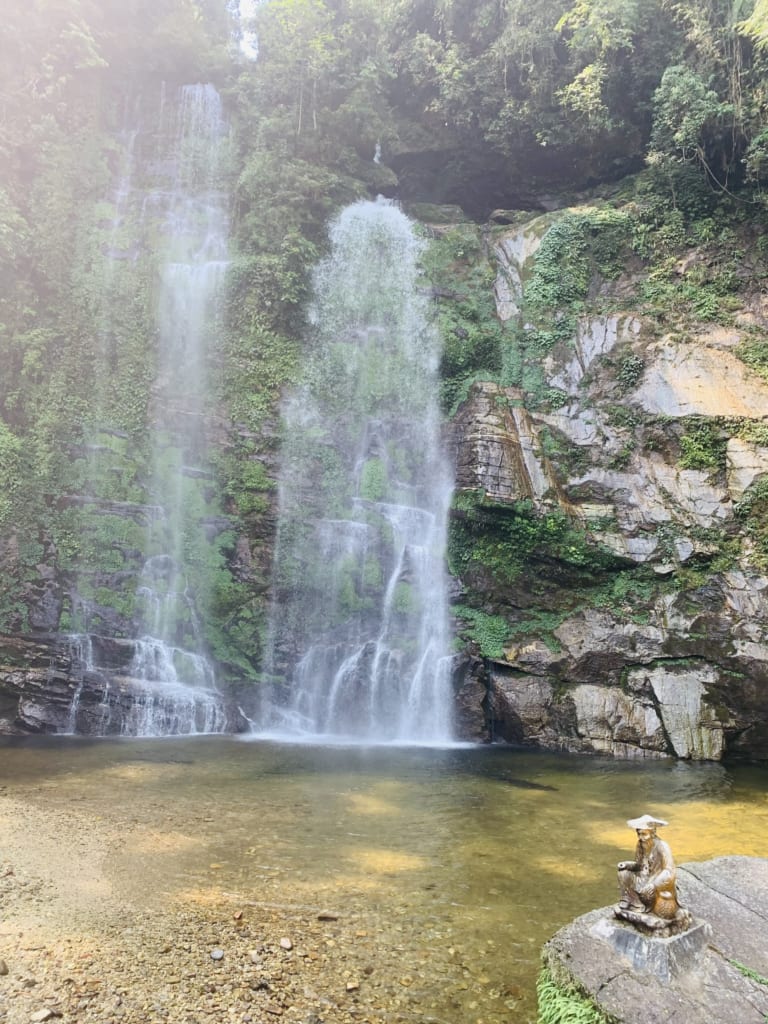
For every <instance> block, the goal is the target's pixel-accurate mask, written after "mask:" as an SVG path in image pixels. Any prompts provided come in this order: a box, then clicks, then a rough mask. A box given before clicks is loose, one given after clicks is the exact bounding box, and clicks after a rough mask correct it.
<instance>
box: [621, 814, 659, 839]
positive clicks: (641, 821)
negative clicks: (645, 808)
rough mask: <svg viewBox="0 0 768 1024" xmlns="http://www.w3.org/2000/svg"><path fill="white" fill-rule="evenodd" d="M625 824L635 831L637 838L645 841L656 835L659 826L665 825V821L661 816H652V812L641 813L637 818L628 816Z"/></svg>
mask: <svg viewBox="0 0 768 1024" xmlns="http://www.w3.org/2000/svg"><path fill="white" fill-rule="evenodd" d="M627 824H628V825H629V827H630V828H633V829H634V830H635V831H636V832H637V837H638V839H640V840H641V841H647V840H649V839H651V838H653V836H655V835H656V829H657V828H659V826H661V825H666V824H667V822H666V821H663V820H662V819H661V818H654V817H653V815H652V814H643V815H641V817H639V818H630V819H629V821H627Z"/></svg>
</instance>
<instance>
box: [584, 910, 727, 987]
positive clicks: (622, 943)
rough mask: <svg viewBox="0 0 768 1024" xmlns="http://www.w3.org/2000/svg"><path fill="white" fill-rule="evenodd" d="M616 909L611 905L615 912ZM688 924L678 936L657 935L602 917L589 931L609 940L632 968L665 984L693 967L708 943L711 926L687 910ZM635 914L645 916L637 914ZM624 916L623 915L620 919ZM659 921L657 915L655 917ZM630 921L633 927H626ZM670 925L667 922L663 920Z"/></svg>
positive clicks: (657, 932)
mask: <svg viewBox="0 0 768 1024" xmlns="http://www.w3.org/2000/svg"><path fill="white" fill-rule="evenodd" d="M615 910H616V908H614V913H615ZM684 913H685V914H686V915H687V917H688V921H689V925H688V927H687V928H686V930H685V931H681V932H680V933H679V934H677V935H671V936H660V935H659V930H658V929H656V931H655V932H653V933H651V934H643V933H642V932H640V931H638V929H637V927H636V923H635V922H629V921H628V922H627V924H624V923H620V922H619V921H616V920H613V919H611V918H609V917H603V918H601V919H600V920H599V921H597V923H596V924H594V925H593V926H592V928H591V929H590V931H591V932H592V934H593V935H594V936H595V937H597V938H600V939H602V940H603V941H604V942H607V943H609V945H611V946H612V947H613V948H614V949H615V950H616V952H617V953H619V954H620V955H621V956H624V957H626V958H627V960H629V961H630V963H631V964H632V967H633V968H634V969H635V970H636V971H638V972H642V973H645V974H650V975H653V976H654V977H655V978H657V979H658V980H659V981H661V982H664V983H668V982H670V981H671V980H672V978H674V977H676V976H677V975H678V974H683V973H685V972H686V971H688V970H690V969H691V968H692V967H694V966H695V963H696V960H697V959H698V957H699V956H700V955H701V953H702V952H703V951H704V950H705V949H706V948H707V946H708V945H709V940H710V938H711V936H712V929H711V927H710V926H709V925H708V924H707V923H706V922H705V921H698V922H695V921H694V920H693V918H692V917H691V915H690V914H689V913H688V911H684ZM636 916H638V917H642V916H648V915H640V914H638V915H636ZM623 920H626V918H622V921H623ZM657 920H658V918H657ZM630 923H631V925H632V927H629V924H630ZM666 923H667V924H669V923H670V922H666Z"/></svg>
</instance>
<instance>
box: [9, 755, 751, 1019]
mask: <svg viewBox="0 0 768 1024" xmlns="http://www.w3.org/2000/svg"><path fill="white" fill-rule="evenodd" d="M0 783H1V784H2V785H4V787H5V789H4V793H5V794H6V795H8V796H11V797H15V798H18V799H23V800H24V801H26V802H27V803H30V804H32V805H33V806H34V805H35V804H36V803H40V804H41V805H45V806H46V807H54V808H57V809H62V808H66V807H68V806H76V807H77V810H78V812H79V813H81V814H82V813H86V814H92V815H93V816H94V817H97V818H99V819H101V820H103V821H104V822H105V823H107V824H110V825H112V824H117V825H120V824H121V823H124V824H125V826H126V839H125V843H124V844H123V845H122V847H121V849H120V850H119V851H117V852H116V853H115V854H114V855H113V857H112V861H111V863H110V864H108V865H107V869H108V871H110V872H111V873H113V874H114V876H115V877H116V878H120V880H121V884H122V885H123V886H124V887H125V888H126V889H127V890H128V891H131V892H132V895H133V896H134V898H138V899H140V900H141V899H143V900H145V901H146V903H147V905H148V906H149V905H152V904H155V905H156V904H157V902H158V901H162V900H167V899H176V900H179V899H181V900H184V899H189V900H190V901H194V900H197V901H201V900H205V899H209V900H215V899H216V898H218V897H219V896H220V895H221V894H222V893H224V894H227V895H228V896H229V897H231V896H232V895H233V894H234V895H235V896H237V897H238V898H241V899H243V900H246V901H247V900H254V901H261V902H262V903H263V904H265V905H266V904H274V905H281V906H282V905H286V904H290V905H292V906H297V907H314V908H318V907H319V908H323V907H331V908H332V909H334V910H337V911H339V912H340V914H341V917H340V923H339V925H338V928H339V929H341V930H342V932H343V929H344V927H345V920H349V921H350V925H349V927H350V928H352V927H354V929H355V936H357V938H356V939H353V938H350V943H351V946H352V947H354V943H355V942H357V943H358V944H359V945H360V946H361V947H363V946H364V947H366V948H365V955H366V956H367V957H368V958H369V959H371V958H372V960H373V962H374V963H375V964H376V965H377V970H379V972H380V973H381V972H384V973H386V972H389V974H391V975H392V977H391V982H392V985H391V993H392V995H391V997H390V998H391V1006H390V1007H389V1010H392V1011H393V1012H394V1013H395V1015H394V1016H392V1015H391V1014H390V1013H389V1012H388V1013H387V1014H384V1013H383V1010H381V1009H379V1010H376V1009H375V1008H372V1009H371V1010H370V1014H371V1016H370V1018H369V1017H364V1018H363V1019H366V1020H367V1019H370V1020H379V1019H384V1018H385V1017H386V1019H398V1016H397V1014H400V1019H403V1020H406V1019H408V1020H414V1019H417V1020H427V1019H432V1020H435V1021H446V1022H451V1024H477V1022H482V1024H502V1022H518V1021H519V1022H526V1021H534V1020H535V993H534V985H535V977H536V973H537V968H538V959H539V951H540V948H541V945H542V944H543V943H544V942H545V941H546V939H547V938H548V937H549V936H550V935H551V934H552V933H553V932H555V931H556V930H557V929H558V928H559V927H561V926H562V925H564V924H565V923H566V922H567V921H569V920H570V919H571V918H573V917H575V916H577V915H579V914H582V913H585V912H586V911H589V910H591V909H593V908H595V907H599V906H604V905H606V904H608V903H611V902H613V901H614V899H615V896H616V891H615V864H616V862H617V861H618V860H620V859H623V858H625V857H627V856H628V855H629V854H630V853H631V851H632V849H633V847H634V834H633V833H632V832H631V830H629V829H628V828H627V827H626V824H625V819H626V818H628V817H634V816H636V815H639V814H641V813H644V812H646V811H649V812H652V813H654V814H655V815H659V816H661V817H662V818H664V819H666V820H668V821H669V823H670V824H669V827H668V828H667V829H665V830H664V837H665V838H666V839H667V840H668V841H669V843H670V845H671V847H672V850H673V853H674V854H675V858H676V860H677V862H678V863H683V862H685V861H689V860H705V859H708V858H710V857H715V856H721V855H724V854H733V853H736V854H746V855H753V856H765V855H766V854H768V843H767V842H766V836H768V771H766V770H765V769H757V768H747V767H738V768H724V767H722V766H720V765H716V764H687V763H666V762H664V763H650V764H642V763H639V764H638V763H616V762H611V761H607V760H601V759H591V758H578V757H558V756H552V755H534V754H530V753H522V752H518V751H512V750H508V749H502V748H490V749H482V748H472V749H454V750H424V749H421V750H419V749H395V748H378V749H359V748H351V749H350V748H344V749H339V748H318V747H305V746H281V745H275V744H269V743H247V742H241V741H237V740H234V739H226V738H221V737H216V738H213V737H211V738H201V739H196V740H191V739H184V740H175V739H169V740H151V741H150V740H146V741H142V740H134V741H122V742H115V741H103V740H100V741H87V742H86V741H79V740H68V741H62V740H45V741H42V740H40V741H28V740H25V741H23V742H16V741H4V743H3V745H2V746H0ZM352 921H354V925H352V923H351V922H352ZM377 1012H378V1013H379V1014H380V1015H379V1016H377V1015H376V1014H377Z"/></svg>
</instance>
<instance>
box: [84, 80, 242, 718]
mask: <svg viewBox="0 0 768 1024" xmlns="http://www.w3.org/2000/svg"><path fill="white" fill-rule="evenodd" d="M131 108H132V109H131V114H130V118H131V121H130V124H129V126H128V127H127V128H124V129H123V131H122V132H121V135H120V138H119V141H120V143H121V145H122V148H123V149H124V151H125V157H124V159H123V161H122V163H123V168H122V170H121V173H120V177H119V181H118V185H117V188H116V189H115V194H114V202H113V209H114V215H113V217H112V218H111V221H110V222H109V223H108V236H107V243H106V245H105V248H104V250H103V261H104V270H103V296H102V307H103V308H102V310H101V320H102V324H103V326H102V328H101V335H100V339H99V349H98V351H97V352H96V360H95V361H96V364H97V366H98V367H99V371H98V373H97V387H96V393H95V394H94V396H93V410H92V412H91V424H92V425H91V426H90V430H89V432H88V433H87V435H86V436H87V437H88V438H89V441H90V443H89V444H88V445H87V447H88V449H89V451H90V457H89V459H88V464H87V469H86V483H85V488H86V490H87V491H88V492H89V497H88V498H87V499H86V501H87V502H90V503H92V504H93V506H94V508H95V511H96V515H97V516H100V517H101V519H102V521H103V520H104V517H110V518H111V521H112V522H114V523H115V524H117V523H120V521H121V520H120V517H121V516H123V517H124V518H125V517H129V518H130V519H132V521H133V524H135V527H136V530H135V531H133V532H132V533H131V534H130V536H131V539H132V540H133V544H132V545H131V546H128V545H121V543H120V540H119V539H111V540H110V544H111V547H113V548H118V547H119V548H120V550H121V552H122V559H123V561H122V563H121V564H120V570H121V573H122V576H124V577H127V578H128V579H133V580H135V583H134V586H133V594H132V595H131V596H130V597H128V589H129V585H128V584H126V596H125V598H124V602H125V606H126V611H125V613H124V618H123V620H122V621H117V620H115V619H114V617H113V619H112V620H111V621H110V620H109V618H108V617H107V615H106V614H105V611H104V609H103V608H100V607H99V605H98V603H97V601H96V600H94V599H93V598H91V597H90V596H85V597H84V596H83V593H85V594H86V595H88V594H89V590H91V591H92V590H93V587H92V586H91V587H90V588H89V586H88V577H89V576H90V577H92V578H93V577H95V578H96V579H98V569H96V570H94V568H93V567H92V566H89V565H84V566H83V567H82V568H81V572H80V578H79V584H78V588H77V590H76V591H75V594H74V596H73V599H72V600H73V609H75V610H76V616H73V622H74V624H75V625H76V627H79V628H78V629H77V630H76V631H73V632H72V633H70V634H69V635H68V637H67V640H68V656H69V659H70V663H71V664H72V666H73V673H72V674H73V676H74V677H75V678H76V679H79V680H80V681H81V684H80V685H78V686H77V688H76V691H75V693H74V696H73V700H72V707H71V710H70V713H69V721H68V726H67V731H69V732H78V731H87V732H91V733H93V732H96V733H103V734H113V733H119V734H122V735H127V736H159V735H168V734H195V733H210V732H222V731H224V730H225V729H226V728H227V727H228V721H227V714H226V712H225V709H224V706H223V704H222V701H221V699H220V696H219V694H218V693H217V689H216V681H215V676H214V669H213V665H212V662H211V660H210V658H209V657H208V654H207V648H206V642H205V639H204V631H203V629H202V620H203V616H204V614H205V608H206V603H207V600H208V594H207V592H206V591H207V587H208V585H209V581H208V575H209V574H208V572H207V560H209V559H210V555H209V553H208V552H209V548H210V538H209V536H208V533H207V532H206V529H207V528H206V522H207V519H209V518H210V515H211V509H212V507H213V506H212V502H211V499H210V497H208V496H207V494H206V488H207V489H208V491H209V492H213V488H212V486H211V485H212V479H213V477H212V472H211V470H210V466H209V464H208V438H207V429H208V413H209V409H208V390H209V389H208V364H209V359H210V351H211V348H212V346H213V344H214V342H215V331H216V326H217V316H218V313H219V306H220V299H221V297H222V292H223V288H222V286H223V282H224V277H225V273H226V268H227V261H228V233H229V232H228V217H227V205H228V204H227V196H226V193H225V191H224V189H223V185H222V181H223V178H224V174H225V168H226V160H227V147H228V144H229V128H228V125H227V122H226V119H225V117H224V114H223V111H222V103H221V98H220V96H219V94H218V92H217V91H216V89H215V88H214V87H213V86H212V85H209V84H195V85H186V86H182V87H181V88H180V89H179V90H178V91H177V92H176V93H175V94H172V95H168V96H166V91H165V88H164V87H163V91H162V95H161V96H160V100H159V103H156V102H150V101H148V100H145V101H143V102H142V100H141V98H139V99H138V101H137V102H135V103H133V104H131ZM142 265H144V266H146V267H147V268H148V269H147V270H145V271H144V273H145V274H146V276H147V278H148V279H149V280H150V281H151V284H150V285H148V286H147V290H148V292H149V294H150V300H149V302H148V307H149V308H148V309H147V312H146V314H144V313H143V312H142V313H141V314H140V313H139V312H138V311H137V312H134V310H133V308H132V303H133V302H135V299H134V294H135V292H136V291H138V290H139V289H140V284H141V278H140V274H139V271H138V269H137V268H139V267H140V266H142ZM140 315H141V316H142V317H143V316H144V315H146V317H147V322H146V327H145V330H146V331H147V332H149V333H150V337H153V338H154V351H153V353H152V365H151V373H152V376H153V382H152V385H151V388H150V391H149V403H148V408H147V409H146V410H145V416H146V421H145V423H144V424H142V428H143V429H146V430H147V431H148V434H149V450H148V458H146V462H145V463H144V465H145V466H146V476H145V479H143V480H142V481H141V491H138V490H137V489H136V488H135V487H133V493H135V494H136V499H137V500H134V501H131V502H127V501H122V502H116V501H115V500H114V498H113V495H114V487H115V484H114V481H115V479H116V476H117V475H119V474H120V473H122V466H123V464H122V463H121V461H120V460H121V459H122V458H123V457H124V455H125V454H126V445H127V444H130V440H129V439H128V435H127V434H126V432H125V431H124V430H120V429H117V428H115V427H114V425H113V423H114V421H115V420H117V421H118V422H119V405H120V402H122V401H123V396H120V395H118V396H115V395H114V394H113V393H112V391H111V380H112V377H113V374H112V372H111V363H112V362H114V361H117V360H120V359H121V358H124V357H125V355H124V354H125V353H126V351H129V346H130V345H131V343H132V339H133V338H134V336H135V330H136V329H135V325H134V324H133V322H132V319H131V318H132V316H134V317H136V318H138V317H139V316H140ZM132 332H134V333H132ZM142 340H143V339H142ZM134 344H135V342H134ZM141 372H142V373H143V372H146V369H145V367H144V366H142V369H141ZM121 446H122V447H121ZM133 457H134V458H136V455H135V454H134V455H133ZM123 521H124V519H123ZM129 529H131V528H129V527H125V526H121V525H115V526H113V527H111V528H110V530H109V532H108V534H107V535H108V536H109V537H110V538H123V537H127V536H128V532H127V531H128V530H129ZM83 583H85V586H83ZM126 634H127V635H126ZM88 673H92V674H95V675H96V676H97V677H98V678H100V679H101V680H102V682H101V685H102V686H103V697H102V701H101V705H100V707H99V708H97V709H93V708H92V707H90V708H82V707H81V706H80V701H81V691H82V680H83V679H84V677H85V676H86V675H87V674H88ZM81 725H82V730H81Z"/></svg>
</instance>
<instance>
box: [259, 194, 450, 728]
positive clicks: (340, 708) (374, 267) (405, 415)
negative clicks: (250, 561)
mask: <svg viewBox="0 0 768 1024" xmlns="http://www.w3.org/2000/svg"><path fill="white" fill-rule="evenodd" d="M330 241H331V249H330V253H329V255H328V257H327V258H326V259H325V260H324V261H323V262H322V263H321V264H320V265H319V267H318V268H317V270H316V273H315V280H314V295H315V298H314V304H313V307H312V310H311V316H310V320H311V324H312V328H311V332H310V333H311V336H310V338H309V345H308V353H307V364H306V373H305V380H304V384H303V386H302V387H301V388H300V389H299V390H298V391H297V392H296V393H295V394H294V395H293V396H292V398H291V399H290V400H289V402H288V404H287V407H286V411H285V422H286V435H287V441H286V444H285V447H284V452H283V459H282V469H281V480H280V522H279V531H278V543H277V552H276V558H275V583H274V590H273V613H272V622H271V627H270V638H269V659H268V665H267V668H268V673H269V675H271V677H272V680H273V683H274V685H273V688H272V693H271V697H270V699H269V701H268V706H267V707H266V708H265V709H264V715H263V719H264V721H263V723H262V724H263V726H264V727H265V729H267V730H270V729H273V730H276V731H277V732H279V733H286V732H287V733H290V734H293V735H301V736H306V737H323V736H329V735H333V736H337V737H338V736H340V737H345V738H347V739H354V740H357V741H364V742H406V743H427V744H428V743H435V744H440V743H446V742H450V740H451V736H452V731H451V712H450V705H451V696H450V675H451V658H450V636H449V627H448V615H447V600H446V579H445V569H444V564H443V563H444V552H445V535H446V520H447V512H448V506H449V503H450V497H451V479H450V473H449V470H448V466H447V462H446V459H445V458H444V456H443V452H442V449H441V444H440V419H439V413H438V407H437V366H438V359H439V339H438V336H437V332H436V331H435V330H434V329H433V327H432V326H431V325H430V322H429V316H428V309H427V304H426V303H427V300H426V298H425V296H424V295H423V293H422V292H420V291H419V287H418V258H419V253H420V250H421V242H420V240H419V239H418V238H417V236H416V234H415V232H414V226H413V224H412V222H411V221H410V220H409V219H408V218H407V217H406V216H405V215H404V214H403V213H402V212H401V211H400V210H399V209H398V208H397V207H396V206H395V205H393V204H392V203H390V202H386V201H384V200H379V201H377V202H365V201H363V202H358V203H355V204H353V205H352V206H350V207H348V208H347V209H345V210H344V211H343V212H342V213H341V215H340V216H339V217H338V218H337V219H336V221H335V222H334V223H333V225H332V226H331V230H330Z"/></svg>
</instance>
